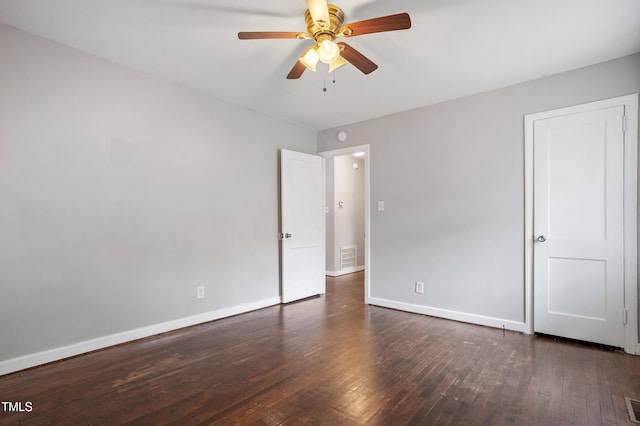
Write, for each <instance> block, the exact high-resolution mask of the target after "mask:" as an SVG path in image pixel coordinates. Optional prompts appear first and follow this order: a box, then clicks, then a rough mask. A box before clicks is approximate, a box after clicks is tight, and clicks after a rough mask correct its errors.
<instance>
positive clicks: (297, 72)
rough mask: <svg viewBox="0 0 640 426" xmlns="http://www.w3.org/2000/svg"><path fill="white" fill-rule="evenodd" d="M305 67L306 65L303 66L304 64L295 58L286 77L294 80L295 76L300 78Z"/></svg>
mask: <svg viewBox="0 0 640 426" xmlns="http://www.w3.org/2000/svg"><path fill="white" fill-rule="evenodd" d="M306 69H307V67H305V66H304V64H303V63H302V62H300V60H297V61H296V63H295V65H294V66H293V68H291V71H289V74H288V75H287V78H288V79H289V80H295V79H296V78H300V76H301V75H302V73H303V72H304V70H306Z"/></svg>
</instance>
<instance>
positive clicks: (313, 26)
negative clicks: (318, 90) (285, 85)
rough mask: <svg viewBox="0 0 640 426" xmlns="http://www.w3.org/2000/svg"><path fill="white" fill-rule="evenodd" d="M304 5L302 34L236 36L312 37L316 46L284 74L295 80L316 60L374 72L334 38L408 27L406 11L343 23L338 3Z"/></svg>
mask: <svg viewBox="0 0 640 426" xmlns="http://www.w3.org/2000/svg"><path fill="white" fill-rule="evenodd" d="M307 6H308V7H309V9H308V10H307V11H306V13H305V14H304V19H305V22H306V24H307V32H305V33H297V32H285V31H279V32H278V31H267V32H239V33H238V38H239V39H240V40H256V39H268V38H295V39H312V40H315V42H316V45H314V46H311V47H309V48H307V49H306V50H305V51H304V52H303V53H302V56H300V58H299V59H298V61H297V62H296V64H295V65H294V66H293V68H292V69H291V71H290V72H289V74H288V75H287V78H288V79H296V78H300V76H302V73H303V72H304V71H305V70H306V69H310V70H311V71H315V70H316V65H317V63H318V61H321V62H323V63H325V64H328V65H329V72H332V71H333V70H335V69H337V68H339V67H341V66H343V65H345V64H346V63H347V62H349V63H351V64H352V65H353V66H355V67H356V68H358V69H359V70H360V71H362V72H363V73H364V74H369V73H371V72H373V71H375V70H376V69H377V68H378V66H377V65H376V64H374V63H373V62H372V61H371V60H370V59H368V58H367V57H366V56H364V55H363V54H362V53H360V52H358V51H357V50H356V49H354V48H353V47H351V46H349V45H348V44H347V43H345V42H338V43H336V41H335V40H336V39H337V38H339V37H355V36H360V35H364V34H371V33H381V32H385V31H396V30H406V29H409V28H411V18H409V14H408V13H399V14H396V15H389V16H381V17H379V18H372V19H365V20H364V21H358V22H352V23H350V24H343V21H344V12H343V11H342V9H340V8H339V7H338V6H335V5H333V4H327V1H326V0H307Z"/></svg>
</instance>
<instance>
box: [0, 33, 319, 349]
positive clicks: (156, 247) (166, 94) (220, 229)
mask: <svg viewBox="0 0 640 426" xmlns="http://www.w3.org/2000/svg"><path fill="white" fill-rule="evenodd" d="M0 58H1V60H0V293H1V296H0V324H1V325H2V326H1V327H0V342H1V343H0V361H2V360H7V359H12V358H14V357H18V356H21V355H26V354H31V353H35V352H38V351H43V350H47V349H51V348H56V347H60V346H63V345H69V344H72V343H75V342H80V341H85V340H87V339H92V338H96V337H100V336H105V335H109V334H112V333H117V332H122V331H126V330H130V329H135V328H138V327H143V326H147V325H152V324H157V323H160V322H164V321H170V320H173V319H178V318H183V317H187V316H192V315H197V314H199V313H204V312H209V311H214V310H219V309H223V308H227V307H233V306H238V305H242V304H246V303H252V302H255V301H261V300H265V299H269V298H274V297H277V296H278V294H279V286H278V242H277V238H276V236H277V231H278V206H277V165H278V148H289V149H294V150H298V151H304V152H315V151H316V135H315V132H311V131H308V130H304V129H301V128H298V127H294V126H291V125H287V124H284V123H282V122H279V121H276V120H273V119H270V118H267V117H265V116H262V115H260V114H257V113H254V112H252V111H249V110H246V109H242V108H239V107H236V106H234V105H231V104H228V103H224V102H222V101H219V100H216V99H214V98H212V97H208V96H206V95H202V94H198V93H195V92H193V91H190V90H188V89H185V88H180V87H178V86H174V85H172V84H168V83H165V82H163V81H160V80H156V79H154V78H150V77H148V76H146V75H144V74H141V73H137V72H134V71H130V70H127V69H125V68H123V67H120V66H117V65H115V64H111V63H108V62H106V61H103V60H100V59H98V58H95V57H92V56H88V55H85V54H83V53H80V52H78V51H76V50H73V49H70V48H67V47H64V46H62V45H59V44H55V43H52V42H49V41H47V40H44V39H41V38H38V37H35V36H32V35H29V34H27V33H24V32H21V31H18V30H15V29H12V28H10V27H7V26H4V25H0ZM199 285H203V286H205V287H206V294H207V297H206V298H205V299H204V300H196V298H195V294H196V286H199Z"/></svg>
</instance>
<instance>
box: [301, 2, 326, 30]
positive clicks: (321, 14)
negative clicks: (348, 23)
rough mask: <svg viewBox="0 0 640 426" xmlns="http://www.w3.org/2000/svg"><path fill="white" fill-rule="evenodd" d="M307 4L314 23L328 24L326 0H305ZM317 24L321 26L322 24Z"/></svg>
mask: <svg viewBox="0 0 640 426" xmlns="http://www.w3.org/2000/svg"><path fill="white" fill-rule="evenodd" d="M307 6H308V7H309V13H310V14H311V17H312V18H313V22H315V23H316V24H317V23H318V22H320V23H324V25H329V23H330V22H331V20H330V18H329V7H328V6H327V0H307ZM318 26H319V27H323V25H318Z"/></svg>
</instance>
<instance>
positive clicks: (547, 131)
mask: <svg viewBox="0 0 640 426" xmlns="http://www.w3.org/2000/svg"><path fill="white" fill-rule="evenodd" d="M623 116H624V107H623V106H616V107H610V108H604V109H595V110H591V111H587V112H580V113H575V114H569V115H564V116H559V117H553V118H546V119H540V120H536V121H535V122H534V124H533V126H534V128H533V132H534V136H533V149H534V153H533V161H534V163H533V167H534V169H533V172H534V179H533V185H534V189H533V194H534V199H533V202H534V218H533V226H534V249H533V250H534V251H533V255H534V261H533V262H534V263H533V273H534V278H533V279H534V281H533V285H534V329H535V331H536V332H539V333H545V334H551V335H555V336H562V337H567V338H572V339H578V340H584V341H589V342H595V343H601V344H606V345H611V346H616V347H624V346H625V329H624V322H623V308H624V234H623V225H624V223H623V212H624V211H623V190H624V185H623V180H624V174H623V172H624V134H623Z"/></svg>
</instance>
